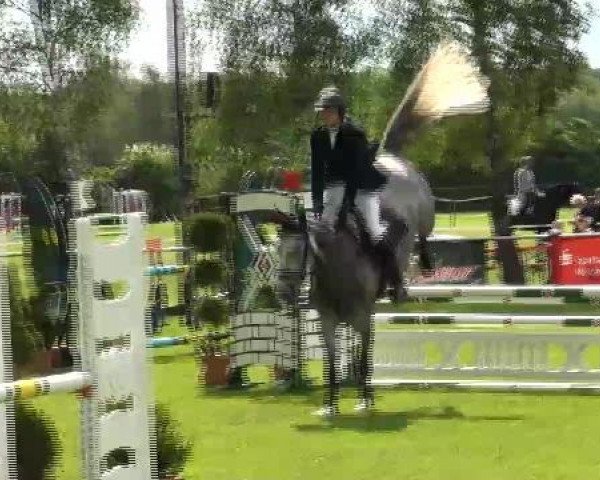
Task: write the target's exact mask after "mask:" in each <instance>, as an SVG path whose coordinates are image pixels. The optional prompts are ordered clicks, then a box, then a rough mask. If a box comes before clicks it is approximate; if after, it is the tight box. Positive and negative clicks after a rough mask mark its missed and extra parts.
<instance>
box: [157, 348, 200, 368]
mask: <svg viewBox="0 0 600 480" xmlns="http://www.w3.org/2000/svg"><path fill="white" fill-rule="evenodd" d="M195 356H196V354H195V353H194V352H186V351H183V352H176V353H170V354H166V355H165V354H163V355H161V354H154V356H153V357H152V358H151V361H152V362H153V363H155V364H157V365H169V364H172V363H177V362H180V361H181V360H182V359H183V358H190V357H191V358H194V357H195Z"/></svg>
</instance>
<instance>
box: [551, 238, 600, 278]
mask: <svg viewBox="0 0 600 480" xmlns="http://www.w3.org/2000/svg"><path fill="white" fill-rule="evenodd" d="M549 257H550V281H551V282H552V283H553V284H556V285H585V284H593V283H600V236H598V235H594V236H587V235H586V236H576V235H573V236H557V237H556V238H554V239H553V240H552V242H551V244H550V249H549Z"/></svg>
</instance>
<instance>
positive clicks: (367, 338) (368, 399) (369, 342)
mask: <svg viewBox="0 0 600 480" xmlns="http://www.w3.org/2000/svg"><path fill="white" fill-rule="evenodd" d="M370 317H371V316H370V315H369V325H370V327H369V328H368V329H366V330H365V331H362V332H360V336H361V346H360V364H359V371H358V375H359V378H358V399H359V402H358V404H357V405H356V406H355V407H354V410H356V411H357V412H363V411H366V410H368V409H370V408H371V407H373V406H374V405H375V395H374V392H373V384H372V383H371V380H372V376H373V356H372V352H373V341H374V331H373V326H372V319H371V318H370Z"/></svg>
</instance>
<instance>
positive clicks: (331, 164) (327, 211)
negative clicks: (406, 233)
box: [310, 87, 403, 301]
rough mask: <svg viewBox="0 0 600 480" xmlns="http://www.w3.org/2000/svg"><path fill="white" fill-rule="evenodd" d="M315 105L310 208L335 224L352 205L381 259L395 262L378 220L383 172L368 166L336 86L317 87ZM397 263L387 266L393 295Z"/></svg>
mask: <svg viewBox="0 0 600 480" xmlns="http://www.w3.org/2000/svg"><path fill="white" fill-rule="evenodd" d="M315 111H317V112H318V113H319V117H320V119H321V121H322V122H323V126H320V127H318V128H316V129H315V130H313V132H312V135H311V138H310V147H311V190H312V201H313V212H314V214H315V216H317V217H318V218H320V219H321V222H323V224H325V225H326V226H328V227H330V228H334V227H335V225H336V224H337V223H338V221H340V220H341V219H340V214H344V213H345V211H346V208H344V209H343V208H342V207H344V206H346V207H349V206H353V205H356V208H357V210H358V211H359V212H360V214H361V217H362V220H363V221H364V223H365V228H366V230H367V233H368V235H369V239H370V241H371V246H372V247H373V248H374V249H375V250H376V251H377V252H378V253H380V254H381V255H382V256H383V258H384V264H388V265H397V262H396V259H395V248H394V245H392V242H391V241H388V235H386V233H387V232H386V226H385V225H383V224H382V222H381V206H380V198H379V192H378V189H379V188H381V186H382V185H383V184H384V183H385V177H383V175H381V174H380V173H379V172H377V170H376V169H375V168H374V167H373V166H372V162H371V157H372V155H370V150H369V144H368V141H367V137H366V134H365V132H364V131H363V130H362V129H361V128H359V127H358V126H356V125H354V124H353V123H352V122H350V121H349V119H348V117H347V116H346V102H345V100H344V98H343V96H342V95H341V93H340V91H339V90H338V89H337V88H336V87H327V88H324V89H322V90H321V92H320V93H319V97H318V99H317V101H316V102H315ZM396 270H397V269H389V270H388V271H386V276H387V277H388V278H387V280H388V281H389V282H390V284H391V286H392V291H393V298H392V300H393V301H396V300H398V297H399V296H400V295H401V294H403V290H402V288H403V286H402V279H401V277H400V275H399V272H398V275H395V273H396Z"/></svg>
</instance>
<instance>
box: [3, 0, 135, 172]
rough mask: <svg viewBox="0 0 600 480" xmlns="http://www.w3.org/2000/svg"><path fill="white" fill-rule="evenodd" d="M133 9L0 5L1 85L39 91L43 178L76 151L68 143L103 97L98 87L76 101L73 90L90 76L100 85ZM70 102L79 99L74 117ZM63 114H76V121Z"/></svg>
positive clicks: (17, 1) (38, 164)
mask: <svg viewBox="0 0 600 480" xmlns="http://www.w3.org/2000/svg"><path fill="white" fill-rule="evenodd" d="M133 5H134V2H131V1H129V0H109V1H89V0H52V1H50V0H38V1H37V2H31V1H29V0H0V11H1V14H2V16H3V28H2V30H1V31H0V83H1V84H3V85H5V86H7V87H8V88H10V89H11V90H15V89H23V88H27V89H28V90H29V91H35V92H38V93H39V94H40V96H39V97H38V100H39V105H40V106H41V107H42V108H41V109H40V111H39V112H38V114H39V115H38V117H39V118H41V119H42V121H43V124H42V125H41V126H39V129H38V131H37V132H36V137H37V138H38V147H37V152H36V154H35V155H34V158H33V170H37V173H40V174H42V175H43V176H44V177H45V178H46V180H49V181H55V180H59V179H60V176H61V173H62V171H63V169H64V167H65V165H66V164H67V162H69V161H72V159H73V157H74V155H75V154H76V152H74V151H73V148H72V144H71V143H70V140H71V139H70V138H69V135H70V134H71V130H72V128H73V126H74V125H75V126H80V125H82V123H81V122H82V121H83V122H84V123H87V122H89V121H91V120H92V119H93V118H94V115H95V114H97V112H98V110H99V105H100V104H101V102H102V101H103V100H104V99H106V98H107V97H108V95H106V94H107V92H106V91H101V90H96V91H95V93H94V94H93V95H87V96H84V97H83V98H82V97H78V96H77V95H74V90H75V89H76V86H79V87H83V89H82V91H86V87H89V83H90V79H91V82H92V83H94V82H95V85H96V87H98V86H99V83H98V80H99V79H101V77H102V75H103V74H104V73H105V71H106V70H107V69H109V68H110V62H109V61H108V60H107V59H108V58H110V57H111V56H113V55H114V54H115V53H116V52H118V51H119V49H120V48H121V47H122V46H123V43H124V41H125V40H126V38H127V35H128V34H129V31H130V30H131V28H132V26H133V23H134V20H135V18H136V15H137V11H136V9H135V8H134V6H133ZM87 91H88V92H89V90H87ZM84 100H85V101H84ZM72 101H78V102H79V106H78V107H75V110H78V112H74V106H73V104H72V103H69V102H72ZM84 107H85V108H84ZM82 112H83V114H82ZM69 113H76V115H75V118H70V117H69V115H68V114H69ZM36 121H37V120H36ZM29 170H30V171H31V170H32V166H31V165H30V166H29Z"/></svg>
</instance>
